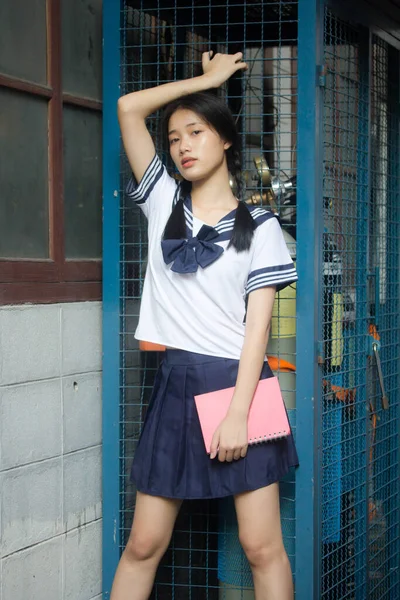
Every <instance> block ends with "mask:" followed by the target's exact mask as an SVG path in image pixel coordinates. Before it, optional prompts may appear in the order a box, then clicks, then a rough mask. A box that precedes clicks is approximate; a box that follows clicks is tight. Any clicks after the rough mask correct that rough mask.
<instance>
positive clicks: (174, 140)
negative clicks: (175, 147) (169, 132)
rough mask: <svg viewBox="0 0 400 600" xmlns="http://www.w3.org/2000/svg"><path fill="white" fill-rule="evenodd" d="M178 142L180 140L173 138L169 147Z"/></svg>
mask: <svg viewBox="0 0 400 600" xmlns="http://www.w3.org/2000/svg"><path fill="white" fill-rule="evenodd" d="M177 141H178V138H172V140H169V145H170V146H172V144H175V142H177Z"/></svg>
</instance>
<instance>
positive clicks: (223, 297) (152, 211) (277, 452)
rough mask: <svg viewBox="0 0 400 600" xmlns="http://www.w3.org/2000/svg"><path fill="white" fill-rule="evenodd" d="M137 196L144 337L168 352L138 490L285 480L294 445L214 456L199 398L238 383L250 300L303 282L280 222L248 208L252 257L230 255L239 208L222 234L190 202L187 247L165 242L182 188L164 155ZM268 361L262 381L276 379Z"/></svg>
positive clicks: (139, 334)
mask: <svg viewBox="0 0 400 600" xmlns="http://www.w3.org/2000/svg"><path fill="white" fill-rule="evenodd" d="M126 192H127V194H128V196H129V197H130V198H131V199H132V200H133V201H134V202H135V203H136V204H137V205H138V206H139V207H140V208H141V209H142V211H143V213H144V214H145V216H146V217H147V219H148V262H147V270H146V276H145V281H144V286H143V294H142V299H141V308H140V316H139V323H138V326H137V329H136V332H135V338H136V339H138V340H145V341H148V342H154V343H158V344H162V345H165V346H170V347H172V348H175V349H174V350H169V349H167V350H166V351H165V353H164V358H163V360H162V363H161V365H160V368H159V370H158V372H157V374H156V378H155V383H154V389H153V392H152V397H151V400H150V404H149V408H148V411H147V415H146V419H145V422H144V425H143V429H142V432H141V436H140V440H139V443H138V446H137V449H136V452H135V457H134V461H133V465H132V473H131V476H132V479H133V481H135V483H136V487H137V489H138V490H139V491H141V492H144V493H147V494H151V495H157V496H163V497H168V498H182V499H189V498H190V499H194V498H197V499H198V498H217V497H223V496H230V495H234V494H238V493H241V492H245V491H249V490H254V489H257V488H260V487H264V486H266V485H269V484H271V483H273V482H275V481H279V480H280V479H282V478H283V477H284V476H285V475H286V473H287V472H288V470H289V468H290V467H292V466H296V465H297V464H298V459H297V453H296V449H295V446H294V442H293V437H292V436H291V435H290V436H289V437H288V438H287V439H283V440H278V441H274V442H268V443H263V444H259V445H255V446H249V448H248V452H247V455H246V457H245V458H241V459H239V460H237V461H236V460H234V461H232V462H230V463H228V462H223V463H221V462H219V461H218V458H216V459H213V460H211V459H210V457H209V455H208V454H207V453H206V450H205V446H204V441H203V437H202V433H201V428H200V423H199V419H198V415H197V411H196V406H195V402H194V396H195V395H198V394H203V393H206V392H211V391H215V390H218V389H223V388H227V387H233V386H234V385H235V384H236V378H237V373H238V366H239V359H240V354H241V350H242V346H243V341H244V335H245V322H244V320H245V312H246V298H247V296H248V294H250V293H251V292H252V291H253V290H256V289H259V288H262V287H266V286H276V288H277V290H278V291H279V290H281V289H283V288H284V287H286V286H287V285H289V284H290V283H292V282H294V281H296V280H297V274H296V270H295V267H294V265H293V262H292V260H291V257H290V254H289V251H288V248H287V246H286V243H285V241H284V238H283V234H282V231H281V228H280V225H279V222H278V220H277V218H276V217H275V215H274V214H273V213H272V212H270V211H267V210H265V209H264V208H261V207H250V206H247V205H246V206H247V208H248V210H249V211H250V212H251V215H252V217H253V219H254V221H255V225H256V229H255V231H254V236H253V240H252V244H251V247H250V249H249V251H245V252H240V253H238V252H236V250H235V249H234V248H233V247H230V248H228V244H229V241H230V239H231V236H232V232H233V225H234V219H235V213H236V209H234V210H232V211H231V212H230V213H229V214H228V215H226V216H225V217H223V218H222V219H221V220H220V221H219V222H218V223H217V224H216V225H215V226H214V227H210V226H208V225H206V224H204V223H203V222H202V221H201V220H200V219H198V218H197V217H195V216H194V215H193V212H192V206H191V198H190V195H188V196H187V197H186V198H185V200H184V212H185V221H186V239H182V240H162V237H163V232H164V229H165V225H166V223H167V221H168V219H169V217H170V214H171V212H172V209H173V207H174V206H175V204H176V202H177V201H178V199H179V184H178V183H177V182H176V181H175V180H174V179H173V178H172V177H170V176H169V174H168V173H167V170H166V168H165V166H164V165H163V164H162V162H161V161H160V159H159V157H158V156H155V157H154V159H153V160H152V162H151V163H150V165H149V167H148V168H147V170H146V173H145V174H144V176H143V178H142V180H141V182H140V184H139V185H137V184H136V182H135V180H134V179H133V178H132V179H131V180H130V182H129V183H128V186H127V190H126ZM272 376H273V374H272V371H271V369H270V367H269V365H268V362H267V360H265V362H264V366H263V368H262V371H261V375H260V378H261V379H264V378H267V377H272Z"/></svg>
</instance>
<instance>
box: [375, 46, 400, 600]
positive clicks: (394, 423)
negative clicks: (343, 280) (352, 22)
mask: <svg viewBox="0 0 400 600" xmlns="http://www.w3.org/2000/svg"><path fill="white" fill-rule="evenodd" d="M399 100H400V97H399V52H398V51H396V50H394V49H393V48H391V47H390V46H389V45H388V44H387V43H386V42H384V41H382V40H381V39H379V38H377V37H373V38H372V70H371V203H370V227H369V233H370V238H369V256H370V264H371V275H373V276H372V277H371V280H370V281H371V288H370V296H369V302H370V307H371V310H370V313H371V317H372V319H371V320H372V322H373V323H374V325H375V327H376V329H377V332H378V335H379V342H380V345H381V348H380V351H379V352H380V360H381V364H382V372H383V377H384V385H385V391H386V394H387V396H388V400H389V409H388V410H384V408H383V403H382V389H381V385H380V382H379V377H378V371H377V368H376V359H374V358H373V357H371V358H370V359H369V363H370V365H369V372H370V377H369V381H368V386H369V388H368V394H369V403H370V411H371V415H370V444H369V457H368V458H369V482H368V483H369V489H368V502H369V510H368V526H369V528H368V541H369V567H368V578H369V597H370V598H371V599H372V600H381V599H386V598H387V599H390V600H392V599H393V598H399V597H400V584H399V573H398V564H399V550H400V542H399V537H400V495H399V463H398V460H399V432H400V426H399V425H400V424H399V396H400V389H399V359H400V352H399V346H400V299H399V280H400V273H399V268H400V253H399V247H400V244H399V241H400V180H399V177H400V173H399V166H398V161H399V137H398V136H399V124H400V123H399V116H400V109H399Z"/></svg>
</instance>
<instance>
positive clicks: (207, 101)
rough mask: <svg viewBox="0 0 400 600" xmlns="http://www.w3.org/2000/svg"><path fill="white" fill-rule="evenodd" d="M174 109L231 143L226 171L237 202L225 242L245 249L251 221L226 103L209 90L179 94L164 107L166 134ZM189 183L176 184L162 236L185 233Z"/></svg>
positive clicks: (176, 236)
mask: <svg viewBox="0 0 400 600" xmlns="http://www.w3.org/2000/svg"><path fill="white" fill-rule="evenodd" d="M178 109H186V110H191V111H193V112H194V113H196V114H197V115H198V116H199V117H200V118H201V119H202V120H203V121H204V122H205V123H207V125H209V126H210V127H212V129H214V131H216V132H217V133H218V134H219V136H220V137H221V139H223V140H224V142H228V143H230V144H231V146H230V147H229V148H228V149H227V150H226V161H227V166H228V171H229V173H230V174H231V176H232V178H233V179H234V181H235V186H236V196H237V197H238V199H239V204H238V207H237V210H236V216H235V222H234V226H233V232H232V237H231V240H230V242H229V246H233V247H234V248H235V249H236V251H237V252H243V251H244V250H248V249H249V248H250V245H251V241H252V238H253V232H254V229H255V222H254V220H253V217H252V216H251V214H250V211H249V210H248V208H247V206H246V205H245V204H244V202H243V201H242V200H243V198H242V196H243V180H242V157H241V149H240V139H239V135H238V132H237V129H236V125H235V121H234V119H233V116H232V113H231V111H230V110H229V108H228V106H227V104H226V103H225V102H224V101H222V100H220V99H219V98H218V97H217V96H215V95H214V94H212V93H207V92H199V93H196V94H189V95H187V96H182V97H181V98H178V99H177V100H174V101H173V102H171V103H170V104H168V105H167V106H166V108H165V111H164V131H165V134H166V136H168V124H169V120H170V118H171V117H172V115H173V114H174V112H175V111H177V110H178ZM191 189H192V184H191V182H190V181H187V180H185V179H184V180H183V181H182V182H181V184H180V186H179V200H178V202H177V203H176V205H175V207H174V209H173V211H172V213H171V216H170V218H169V220H168V222H167V224H166V226H165V230H164V235H163V239H180V238H185V237H186V225H185V213H184V208H183V201H184V199H185V197H186V196H187V195H188V194H190V191H191Z"/></svg>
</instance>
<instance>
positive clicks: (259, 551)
mask: <svg viewBox="0 0 400 600" xmlns="http://www.w3.org/2000/svg"><path fill="white" fill-rule="evenodd" d="M240 543H241V545H242V548H243V550H244V553H245V554H246V557H247V560H248V561H249V564H250V566H251V567H252V568H255V569H267V568H268V567H269V566H270V565H271V564H272V563H275V562H276V561H279V562H287V561H288V558H287V555H286V551H285V548H284V546H283V543H282V541H281V540H274V541H266V540H262V539H249V537H248V536H246V535H241V536H240Z"/></svg>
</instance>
